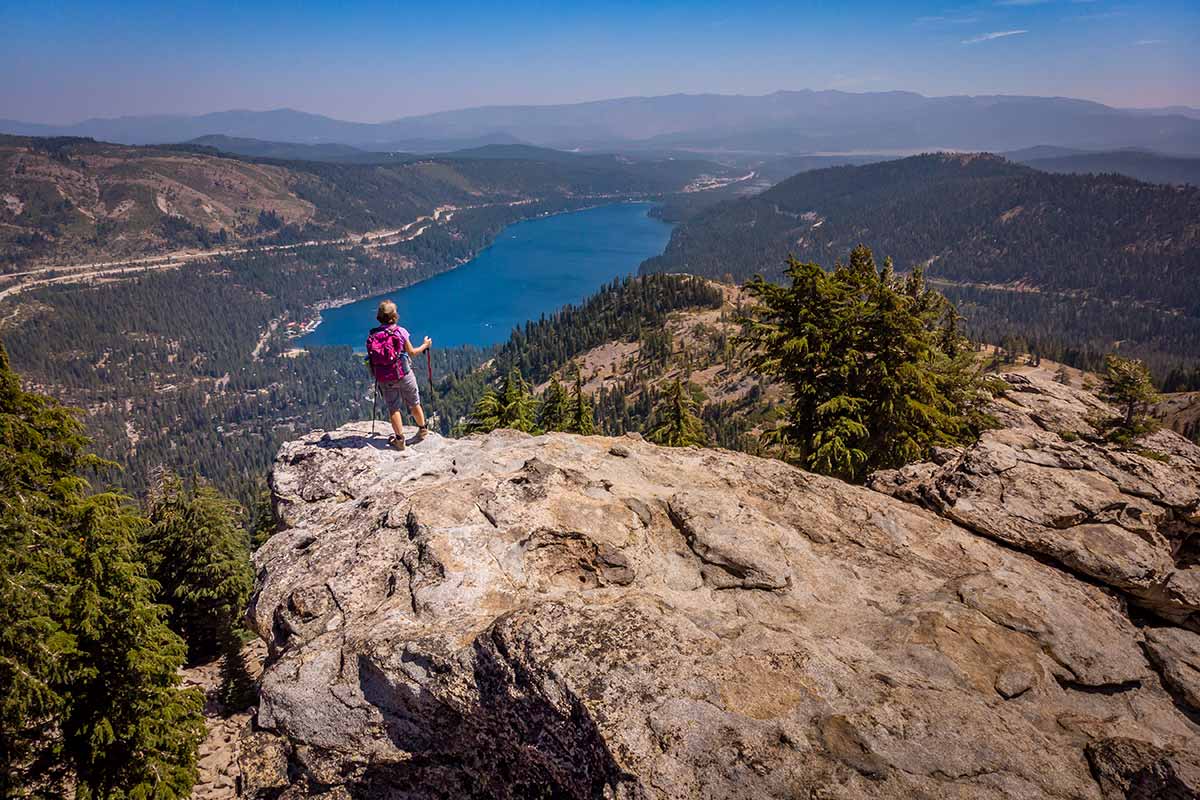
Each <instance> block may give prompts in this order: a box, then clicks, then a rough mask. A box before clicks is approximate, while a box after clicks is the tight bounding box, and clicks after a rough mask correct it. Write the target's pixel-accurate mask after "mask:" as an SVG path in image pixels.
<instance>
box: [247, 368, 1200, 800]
mask: <svg viewBox="0 0 1200 800" xmlns="http://www.w3.org/2000/svg"><path fill="white" fill-rule="evenodd" d="M1022 380H1024V379H1021V378H1013V382H1014V389H1013V392H1011V393H1010V398H1009V399H1008V400H1004V401H1002V402H1001V403H1000V405H999V406H998V414H1002V415H1003V417H1004V420H1003V421H1004V422H1005V423H1006V424H1007V425H1009V426H1010V427H1008V428H1005V429H1004V430H998V431H994V432H991V433H989V434H987V435H986V436H985V437H984V438H983V440H981V442H980V443H979V444H978V445H976V446H975V447H972V448H968V449H967V450H965V451H962V452H946V453H940V454H939V457H938V460H939V461H940V462H941V463H938V464H928V465H921V466H918V467H912V468H909V469H907V470H905V471H902V472H901V473H894V474H889V475H880V476H879V477H878V479H877V480H876V485H878V486H879V487H880V488H883V489H886V490H887V491H888V492H890V493H891V494H893V495H895V496H888V494H885V493H882V492H880V491H875V490H873V489H870V488H865V487H855V486H849V485H847V484H844V483H841V482H839V481H836V480H832V479H829V478H824V477H820V476H815V475H811V474H808V473H805V472H803V471H800V470H797V469H794V468H792V467H790V466H787V465H785V464H783V463H780V462H777V461H771V460H764V459H759V458H754V457H751V456H747V455H742V454H738V453H731V452H726V451H717V450H701V449H666V448H660V447H656V446H653V445H650V444H648V443H646V442H643V441H641V440H640V439H638V438H636V437H625V438H622V439H606V438H601V437H577V436H570V435H563V434H551V435H547V436H540V437H531V436H527V435H524V434H518V433H513V432H504V431H500V432H496V433H493V434H490V435H486V436H473V437H468V438H466V439H460V440H445V439H441V438H437V437H432V438H430V439H428V440H427V441H425V442H423V443H422V444H420V445H419V446H417V447H413V448H410V449H409V450H408V451H406V452H404V453H397V452H394V451H391V450H389V449H387V448H386V447H384V446H383V444H382V442H380V441H378V440H371V439H370V438H369V437H368V436H367V427H366V426H365V425H350V426H346V427H344V428H341V429H338V430H336V431H332V432H329V433H320V432H318V433H314V434H312V435H310V436H308V437H306V438H304V439H303V440H300V441H296V442H292V443H290V444H287V445H285V446H284V447H283V448H282V450H281V451H280V453H279V457H278V459H277V462H276V467H275V472H274V476H273V488H274V492H275V498H276V502H277V507H278V510H279V512H280V515H281V518H282V521H283V530H282V531H281V532H280V533H278V534H277V535H276V536H274V537H273V538H272V539H271V540H270V541H269V542H268V543H267V544H266V545H264V546H263V547H262V548H261V549H260V550H259V551H258V553H257V554H256V556H255V563H256V567H257V570H258V589H257V592H256V595H255V597H254V601H253V603H252V607H251V612H250V616H251V620H252V623H253V625H254V627H255V629H256V630H257V631H258V632H259V634H260V635H261V636H262V637H263V638H264V639H265V640H266V641H267V643H268V646H269V650H270V656H269V659H268V664H267V666H266V669H265V672H264V675H263V682H262V694H261V702H260V707H259V712H258V718H257V722H258V726H259V727H260V728H261V729H262V730H261V731H260V733H259V734H258V736H259V739H258V742H257V745H256V748H243V752H247V751H248V750H253V752H254V753H255V754H256V755H255V756H254V758H255V759H256V760H254V764H253V770H252V772H253V775H252V776H251V777H248V778H247V779H246V784H245V792H246V794H248V795H250V796H257V797H261V798H267V797H271V798H284V799H286V798H302V797H322V798H350V797H353V798H472V797H475V798H493V797H494V798H525V797H562V798H592V797H595V798H614V799H615V798H664V799H665V798H827V799H830V800H832V799H833V798H931V799H932V798H1012V797H1020V798H1041V797H1047V798H1117V797H1144V798H1151V797H1163V798H1190V797H1197V796H1200V795H1198V794H1197V793H1198V792H1200V708H1197V707H1196V701H1197V689H1198V685H1197V680H1198V677H1200V672H1198V669H1197V667H1198V663H1197V653H1198V652H1200V635H1197V634H1196V633H1195V632H1193V630H1190V629H1188V627H1185V626H1184V625H1183V623H1186V624H1187V625H1188V626H1192V627H1194V623H1195V621H1196V617H1195V614H1196V606H1195V604H1194V603H1193V599H1194V598H1193V599H1189V598H1191V595H1189V590H1188V588H1187V587H1188V586H1189V585H1191V584H1189V581H1191V580H1192V579H1193V578H1194V577H1195V568H1194V567H1193V566H1192V565H1191V564H1190V563H1189V561H1188V559H1189V558H1190V556H1189V553H1191V552H1192V550H1191V549H1189V548H1194V545H1195V541H1194V539H1189V538H1188V537H1190V536H1193V533H1192V532H1190V531H1194V527H1189V526H1194V524H1195V509H1196V506H1195V500H1196V497H1197V492H1198V491H1200V481H1198V479H1197V472H1196V466H1197V464H1198V463H1200V451H1197V449H1196V448H1194V447H1192V446H1190V445H1188V444H1187V443H1186V442H1184V440H1182V439H1179V438H1178V437H1175V436H1174V435H1173V434H1172V435H1169V434H1158V435H1156V438H1155V439H1154V440H1153V441H1152V442H1150V443H1147V445H1146V446H1147V447H1148V448H1153V449H1154V450H1157V451H1159V452H1160V453H1162V454H1165V457H1167V458H1169V462H1163V461H1160V460H1157V458H1162V457H1163V456H1160V455H1157V454H1156V457H1147V456H1140V455H1136V454H1129V453H1122V452H1119V451H1116V450H1114V449H1111V448H1109V447H1107V446H1106V445H1103V444H1102V443H1098V442H1093V441H1088V437H1087V436H1085V435H1081V434H1087V429H1086V428H1085V427H1083V426H1084V425H1085V424H1086V419H1087V417H1088V415H1089V413H1091V411H1092V410H1095V409H1096V408H1098V406H1097V401H1095V400H1094V399H1093V398H1090V397H1089V396H1087V395H1085V394H1083V393H1081V392H1078V391H1070V390H1064V389H1062V388H1061V387H1056V386H1053V385H1050V384H1045V383H1043V382H1040V381H1029V382H1024V383H1022ZM1063 432H1066V433H1067V434H1068V435H1067V436H1066V437H1065V438H1064V436H1063V435H1062V433H1063ZM1069 440H1070V441H1069ZM964 500H965V501H967V502H966V503H964ZM911 501H916V502H911ZM1056 536H1057V538H1056ZM1122 546H1123V547H1122ZM1131 601H1132V602H1134V603H1136V604H1137V605H1136V607H1134V608H1131V606H1130V605H1129V603H1130V602H1131Z"/></svg>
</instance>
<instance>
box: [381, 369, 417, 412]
mask: <svg viewBox="0 0 1200 800" xmlns="http://www.w3.org/2000/svg"><path fill="white" fill-rule="evenodd" d="M379 392H380V394H382V395H383V402H385V403H387V409H388V413H389V414H394V413H396V412H397V411H403V410H404V409H406V408H412V407H413V406H415V405H417V404H418V403H420V402H421V392H420V390H418V389H417V376H416V375H414V374H412V372H411V371H410V372H409V373H408V374H407V375H405V376H404V377H403V378H401V379H400V380H398V381H388V382H387V383H380V384H379Z"/></svg>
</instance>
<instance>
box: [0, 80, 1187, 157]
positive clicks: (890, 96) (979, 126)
mask: <svg viewBox="0 0 1200 800" xmlns="http://www.w3.org/2000/svg"><path fill="white" fill-rule="evenodd" d="M1197 117H1200V112H1197V110H1196V109H1189V108H1183V107H1180V108H1166V109H1150V110H1146V109H1137V110H1130V109H1117V108H1112V107H1110V106H1105V105H1102V104H1100V103H1095V102H1091V101H1086V100H1074V99H1070V98H1062V97H1023V96H1008V95H985V96H973V97H972V96H950V97H925V96H923V95H919V94H915V93H913V92H873V93H861V94H856V93H850V92H839V91H811V90H803V91H781V92H775V93H773V94H768V95H762V96H744V95H718V94H701V95H684V94H677V95H667V96H661V97H626V98H619V99H612V100H599V101H594V102H587V103H574V104H568V105H545V106H485V107H479V108H468V109H461V110H456V111H444V112H439V113H435V114H425V115H421V116H412V117H405V118H402V119H397V120H393V121H390V122H382V123H361V122H345V121H342V120H336V119H331V118H329V117H324V116H321V115H318V114H308V113H304V112H300V111H293V110H290V109H279V110H275V111H223V112H217V113H212V114H202V115H199V116H147V117H121V118H117V119H91V120H86V121H84V122H80V123H77V124H75V125H63V126H54V125H40V124H31V123H24V122H18V121H14V120H0V132H5V133H13V134H21V135H30V136H90V137H93V138H96V139H100V140H103V141H110V142H119V143H125V144H156V143H177V142H185V141H189V140H193V139H196V138H197V137H201V136H207V135H221V136H228V137H238V138H250V139H263V140H269V141H277V142H290V143H297V144H328V143H336V144H343V145H350V146H352V147H356V148H360V149H364V150H372V151H399V152H414V153H428V152H444V151H447V150H460V149H464V148H469V147H479V146H483V145H488V144H519V143H526V144H534V145H540V146H547V147H557V148H562V149H572V148H583V149H624V150H630V149H653V150H660V151H661V150H696V151H705V152H728V153H757V154H764V155H770V154H785V155H786V154H801V153H850V152H856V151H857V152H879V151H891V152H893V153H908V152H914V151H919V150H933V149H961V150H991V151H1006V150H1016V149H1020V148H1026V147H1033V146H1036V145H1053V146H1058V147H1068V148H1080V149H1087V150H1105V149H1115V148H1122V147H1137V148H1146V149H1153V150H1156V151H1159V152H1164V153H1175V154H1192V155H1200V119H1198V118H1197Z"/></svg>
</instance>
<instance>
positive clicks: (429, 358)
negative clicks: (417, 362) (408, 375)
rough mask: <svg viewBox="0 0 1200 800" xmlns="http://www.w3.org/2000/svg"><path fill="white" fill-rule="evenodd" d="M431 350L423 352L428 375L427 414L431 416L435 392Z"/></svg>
mask: <svg viewBox="0 0 1200 800" xmlns="http://www.w3.org/2000/svg"><path fill="white" fill-rule="evenodd" d="M432 351H433V348H432V347H430V348H429V349H428V350H426V351H425V370H426V371H427V372H428V374H429V412H430V416H433V400H434V395H435V394H436V392H435V391H434V388H433V352H432Z"/></svg>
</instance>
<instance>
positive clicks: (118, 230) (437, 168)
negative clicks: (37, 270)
mask: <svg viewBox="0 0 1200 800" xmlns="http://www.w3.org/2000/svg"><path fill="white" fill-rule="evenodd" d="M265 144H271V143H265ZM284 152H287V153H288V154H291V153H292V151H288V150H285V151H284ZM269 153H270V151H269V150H268V151H267V152H266V153H264V154H263V155H267V154H269ZM547 154H549V155H547ZM563 156H567V157H565V158H564V157H563ZM381 160H383V157H382V156H380V157H379V158H376V159H375V161H381ZM728 172H729V170H727V169H726V168H725V167H722V166H720V165H718V164H714V163H712V162H707V161H700V160H687V159H647V160H642V161H636V162H635V161H632V160H630V159H624V158H619V157H616V156H586V157H570V156H569V154H562V153H556V152H555V151H544V152H542V153H539V152H537V151H536V150H533V151H531V150H530V149H527V148H518V149H516V150H513V151H511V153H508V154H506V153H505V152H499V153H491V155H490V156H489V157H486V158H481V157H475V156H472V155H468V156H464V157H458V156H456V155H454V154H449V155H445V156H435V157H428V158H423V159H419V160H418V159H408V160H403V159H401V160H400V161H399V163H349V161H347V162H343V163H331V162H326V161H315V160H314V161H309V160H302V161H286V160H280V159H277V158H262V157H249V156H236V155H233V154H227V153H221V152H219V151H217V150H214V149H213V148H211V147H202V146H196V145H181V146H164V147H129V146H124V145H114V144H107V143H103V142H96V141H92V140H89V139H67V138H62V139H38V138H31V137H12V136H0V272H11V271H16V270H18V269H19V268H20V267H22V266H23V265H37V264H45V263H51V264H56V265H61V264H68V263H77V262H81V261H87V260H103V259H109V258H127V257H133V256H142V255H148V254H154V253H162V252H170V251H175V250H180V249H185V248H186V249H195V250H206V249H210V248H216V247H222V246H225V245H231V244H242V245H255V244H280V243H292V242H299V241H307V240H322V239H332V238H337V237H344V236H347V235H350V234H358V233H365V232H368V231H372V230H376V229H380V228H392V227H396V226H401V225H405V224H407V223H410V222H412V221H413V220H416V219H417V218H418V217H421V216H423V215H428V214H430V213H432V211H433V209H435V208H437V207H439V206H447V205H452V206H464V207H465V206H479V205H487V204H501V203H510V202H524V201H528V200H531V199H542V200H551V201H552V200H555V199H558V200H560V201H566V200H570V199H578V198H622V197H645V196H656V195H661V194H664V193H670V192H676V191H680V190H682V189H684V188H685V187H687V186H688V185H689V184H691V183H692V182H693V181H695V180H696V179H698V178H701V177H702V176H713V175H726V174H727V173H728Z"/></svg>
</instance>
